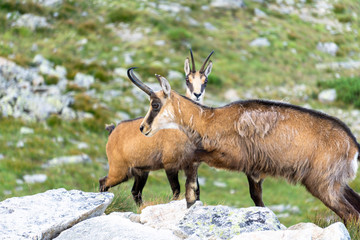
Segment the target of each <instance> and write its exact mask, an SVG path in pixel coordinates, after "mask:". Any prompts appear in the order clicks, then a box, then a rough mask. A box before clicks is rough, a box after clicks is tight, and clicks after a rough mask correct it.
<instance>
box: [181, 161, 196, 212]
mask: <svg viewBox="0 0 360 240" xmlns="http://www.w3.org/2000/svg"><path fill="white" fill-rule="evenodd" d="M197 169H198V165H197V164H190V165H189V166H187V167H185V168H184V171H185V175H186V183H185V188H186V192H185V198H186V203H187V207H188V208H189V207H191V206H192V205H193V204H194V203H195V201H196V200H197V198H198V196H197V193H196V192H197V191H198V188H199V185H198V182H197Z"/></svg>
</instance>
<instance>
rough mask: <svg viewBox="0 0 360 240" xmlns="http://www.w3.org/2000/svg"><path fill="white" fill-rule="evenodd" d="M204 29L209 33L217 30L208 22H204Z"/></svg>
mask: <svg viewBox="0 0 360 240" xmlns="http://www.w3.org/2000/svg"><path fill="white" fill-rule="evenodd" d="M204 27H205V29H206V30H209V31H215V30H217V28H216V27H215V26H214V25H212V24H211V23H209V22H204Z"/></svg>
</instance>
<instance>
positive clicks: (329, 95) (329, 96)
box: [318, 89, 336, 103]
mask: <svg viewBox="0 0 360 240" xmlns="http://www.w3.org/2000/svg"><path fill="white" fill-rule="evenodd" d="M318 99H319V101H320V102H322V103H332V102H334V101H335V100H336V90H335V89H325V90H323V91H321V92H320V93H319V96H318Z"/></svg>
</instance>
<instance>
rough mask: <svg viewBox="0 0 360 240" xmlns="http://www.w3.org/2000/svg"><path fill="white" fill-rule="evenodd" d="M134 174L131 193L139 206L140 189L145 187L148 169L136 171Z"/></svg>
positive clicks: (140, 201)
mask: <svg viewBox="0 0 360 240" xmlns="http://www.w3.org/2000/svg"><path fill="white" fill-rule="evenodd" d="M133 175H134V178H135V180H134V185H133V187H132V189H131V194H132V195H133V199H134V201H135V203H136V205H138V206H140V205H141V204H142V191H143V189H144V187H145V184H146V181H147V179H148V176H149V172H148V171H137V172H136V173H134V174H133Z"/></svg>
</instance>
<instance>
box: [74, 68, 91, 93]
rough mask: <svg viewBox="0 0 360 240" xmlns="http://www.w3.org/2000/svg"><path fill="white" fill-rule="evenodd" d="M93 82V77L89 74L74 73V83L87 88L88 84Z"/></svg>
mask: <svg viewBox="0 0 360 240" xmlns="http://www.w3.org/2000/svg"><path fill="white" fill-rule="evenodd" d="M94 82H95V78H94V77H93V76H91V75H87V74H83V73H80V72H78V73H76V75H75V79H74V83H75V84H76V85H78V86H79V87H83V88H86V89H89V88H90V86H91V85H92V84H93V83H94Z"/></svg>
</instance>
